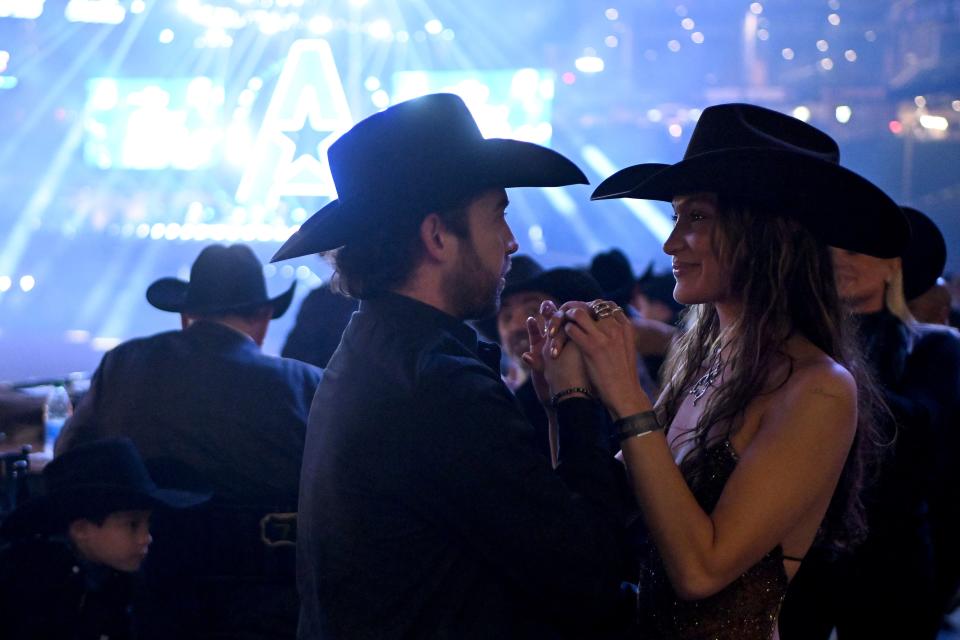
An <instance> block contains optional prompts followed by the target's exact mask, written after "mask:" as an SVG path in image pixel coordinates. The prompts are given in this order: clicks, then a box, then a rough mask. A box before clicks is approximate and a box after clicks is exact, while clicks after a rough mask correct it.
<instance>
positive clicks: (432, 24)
mask: <svg viewBox="0 0 960 640" xmlns="http://www.w3.org/2000/svg"><path fill="white" fill-rule="evenodd" d="M423 28H424V30H425V31H426V32H427V33H429V34H430V35H432V36H435V35H438V34H439V33H440V32H441V31H443V23H442V22H440V21H439V20H437V19H436V18H434V19H432V20H427V22H426V24H424V25H423Z"/></svg>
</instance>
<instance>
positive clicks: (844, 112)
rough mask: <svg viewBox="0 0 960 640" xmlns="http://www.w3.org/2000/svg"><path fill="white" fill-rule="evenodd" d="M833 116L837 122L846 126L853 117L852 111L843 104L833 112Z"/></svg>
mask: <svg viewBox="0 0 960 640" xmlns="http://www.w3.org/2000/svg"><path fill="white" fill-rule="evenodd" d="M834 115H836V117H837V122H839V123H840V124H847V123H848V122H850V117H851V116H853V109H851V108H850V107H848V106H847V105H845V104H841V105H838V106H837V108H836V109H835V110H834Z"/></svg>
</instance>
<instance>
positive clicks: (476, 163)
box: [272, 93, 589, 262]
mask: <svg viewBox="0 0 960 640" xmlns="http://www.w3.org/2000/svg"><path fill="white" fill-rule="evenodd" d="M327 157H328V159H329V162H330V172H331V173H332V174H333V182H334V184H335V185H336V187H337V195H338V198H337V199H336V200H333V201H332V202H330V203H329V204H327V205H326V206H324V207H323V208H322V209H320V211H318V212H317V213H315V214H314V215H313V216H312V217H310V218H309V219H308V220H307V221H306V222H304V223H303V225H302V226H301V227H300V230H299V231H297V232H296V233H294V234H293V235H292V236H291V237H290V239H289V240H287V241H286V242H285V243H284V244H283V246H282V247H280V250H279V251H277V253H276V254H275V255H274V256H273V259H272V261H273V262H276V261H278V260H286V259H288V258H296V257H298V256H303V255H307V254H311V253H318V252H321V251H328V250H330V249H336V248H338V247H342V246H343V245H345V244H347V243H348V242H349V241H351V240H352V239H355V238H358V237H362V235H363V234H364V233H365V232H367V231H368V230H370V229H372V228H374V227H376V226H377V225H381V224H383V223H384V221H386V220H389V219H390V218H396V217H400V216H406V217H408V218H413V217H415V216H417V215H421V216H422V215H424V214H426V213H429V212H431V211H438V210H442V209H444V208H447V207H450V206H453V205H456V204H458V203H459V202H461V201H462V200H463V199H464V198H466V197H468V196H470V195H473V194H475V193H478V192H480V191H482V190H484V189H489V188H509V187H558V186H563V185H569V184H589V183H588V181H587V178H586V176H584V175H583V172H582V171H580V169H578V168H577V166H576V165H575V164H573V163H572V162H571V161H570V160H568V159H567V158H565V157H564V156H562V155H560V154H559V153H557V152H556V151H553V150H551V149H547V148H546V147H541V146H539V145H536V144H532V143H529V142H521V141H519V140H505V139H500V138H490V139H485V138H484V137H483V135H482V134H481V133H480V129H479V128H478V127H477V123H476V122H475V121H474V119H473V116H471V115H470V111H469V110H468V109H467V106H466V105H465V104H464V103H463V101H462V100H461V99H460V98H459V97H457V96H455V95H452V94H443V93H440V94H431V95H426V96H423V97H420V98H415V99H413V100H408V101H406V102H401V103H399V104H397V105H394V106H392V107H390V108H388V109H386V110H384V111H382V112H380V113H376V114H374V115H372V116H370V117H368V118H366V119H364V120H362V121H360V122H359V123H357V124H356V125H355V126H354V127H353V128H352V129H350V130H349V131H348V132H347V133H345V134H343V136H341V137H340V139H339V140H337V141H336V142H335V143H333V144H332V145H331V146H330V150H329V151H328V152H327Z"/></svg>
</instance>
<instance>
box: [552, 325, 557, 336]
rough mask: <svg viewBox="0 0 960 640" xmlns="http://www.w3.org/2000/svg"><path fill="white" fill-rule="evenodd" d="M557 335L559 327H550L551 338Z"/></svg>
mask: <svg viewBox="0 0 960 640" xmlns="http://www.w3.org/2000/svg"><path fill="white" fill-rule="evenodd" d="M555 335H557V325H553V326H552V327H550V336H551V337H553V336H555Z"/></svg>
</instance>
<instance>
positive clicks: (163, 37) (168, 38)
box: [157, 29, 174, 44]
mask: <svg viewBox="0 0 960 640" xmlns="http://www.w3.org/2000/svg"><path fill="white" fill-rule="evenodd" d="M173 38H174V35H173V30H172V29H164V30H162V31H161V32H160V35H159V36H158V38H157V39H158V40H160V44H170V43H171V42H173Z"/></svg>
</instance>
